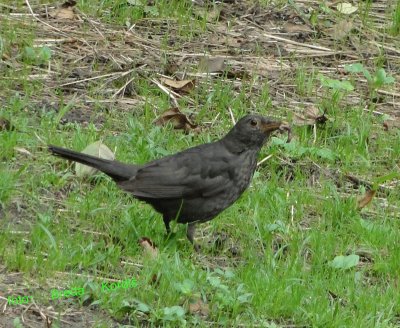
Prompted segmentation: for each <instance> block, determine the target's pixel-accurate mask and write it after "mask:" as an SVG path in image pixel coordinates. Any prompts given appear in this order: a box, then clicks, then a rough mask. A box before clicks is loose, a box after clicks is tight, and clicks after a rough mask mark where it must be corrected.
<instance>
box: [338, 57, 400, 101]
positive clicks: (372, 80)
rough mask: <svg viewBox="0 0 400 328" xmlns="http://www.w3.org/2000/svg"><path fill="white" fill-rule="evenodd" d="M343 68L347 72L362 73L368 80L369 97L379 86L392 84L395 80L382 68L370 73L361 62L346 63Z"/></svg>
mask: <svg viewBox="0 0 400 328" xmlns="http://www.w3.org/2000/svg"><path fill="white" fill-rule="evenodd" d="M344 69H345V71H346V72H349V73H353V74H359V73H362V74H363V75H364V77H365V78H366V79H367V82H368V91H369V95H370V97H371V99H372V98H374V97H375V96H376V92H377V90H378V89H379V88H382V87H384V86H385V85H388V84H393V83H394V81H395V79H394V77H393V76H390V75H387V74H386V71H385V69H383V68H379V69H378V70H376V71H375V73H374V74H371V73H370V72H369V71H368V70H367V69H366V68H365V67H364V65H363V64H361V63H355V64H350V65H346V66H345V67H344Z"/></svg>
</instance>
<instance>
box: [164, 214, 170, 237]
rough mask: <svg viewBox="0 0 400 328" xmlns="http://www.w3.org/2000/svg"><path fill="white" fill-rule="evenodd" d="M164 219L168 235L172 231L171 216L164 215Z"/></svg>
mask: <svg viewBox="0 0 400 328" xmlns="http://www.w3.org/2000/svg"><path fill="white" fill-rule="evenodd" d="M163 220H164V225H165V230H167V235H169V234H170V233H171V227H170V226H169V218H168V217H166V216H165V215H164V216H163Z"/></svg>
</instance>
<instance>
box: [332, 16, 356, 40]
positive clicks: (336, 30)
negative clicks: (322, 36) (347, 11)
mask: <svg viewBox="0 0 400 328" xmlns="http://www.w3.org/2000/svg"><path fill="white" fill-rule="evenodd" d="M352 29H353V22H352V21H347V20H342V21H340V22H339V23H337V24H336V25H335V26H333V27H332V28H331V29H329V34H330V35H331V36H332V38H333V39H334V40H337V41H338V40H341V39H344V38H345V37H347V36H348V35H349V33H350V32H351V30H352Z"/></svg>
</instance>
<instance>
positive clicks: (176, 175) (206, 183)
mask: <svg viewBox="0 0 400 328" xmlns="http://www.w3.org/2000/svg"><path fill="white" fill-rule="evenodd" d="M203 150H204V149H203ZM215 157H219V159H217V158H215ZM228 164H229V163H228V161H224V160H222V161H221V159H220V156H212V154H210V153H209V152H207V151H205V152H204V151H202V150H198V149H192V150H191V151H185V152H182V153H179V154H176V155H173V156H169V157H165V158H162V159H160V160H157V161H154V162H151V163H149V164H148V165H145V166H143V167H142V168H140V169H139V170H138V172H137V174H136V175H135V176H134V177H133V178H132V179H130V180H128V181H123V182H121V183H119V186H120V187H121V188H122V189H124V190H125V191H128V192H130V193H132V194H133V195H135V196H137V197H144V198H165V199H167V198H187V197H196V196H204V197H211V196H213V195H215V194H217V193H219V192H221V191H222V190H224V189H225V188H229V186H230V185H232V184H233V182H232V179H231V177H230V174H231V172H230V170H229V169H228Z"/></svg>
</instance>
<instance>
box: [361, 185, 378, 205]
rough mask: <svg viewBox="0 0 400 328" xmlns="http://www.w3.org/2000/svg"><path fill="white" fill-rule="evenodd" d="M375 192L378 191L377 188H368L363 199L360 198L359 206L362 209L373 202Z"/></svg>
mask: <svg viewBox="0 0 400 328" xmlns="http://www.w3.org/2000/svg"><path fill="white" fill-rule="evenodd" d="M375 193H376V190H372V189H370V190H368V191H367V192H366V193H365V195H364V196H363V197H362V198H361V199H359V200H358V206H357V208H358V209H362V208H364V207H365V206H367V205H368V204H369V203H370V202H371V200H372V198H374V196H375Z"/></svg>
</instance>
